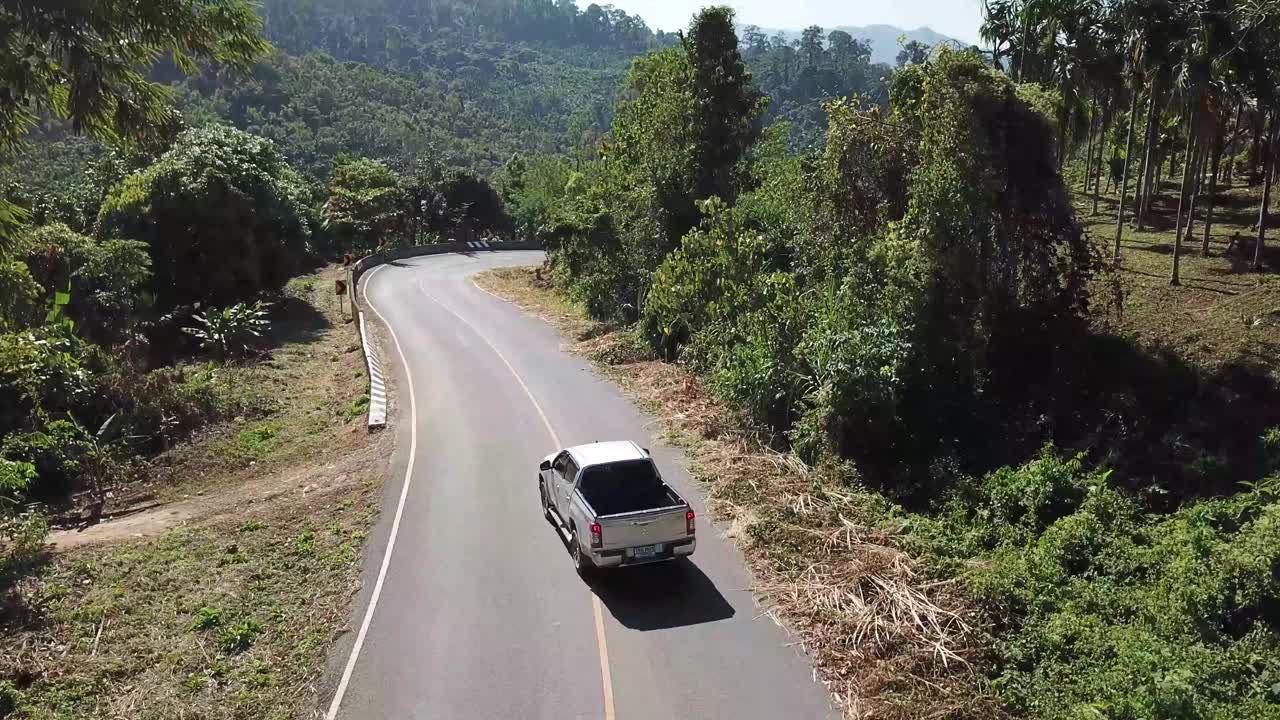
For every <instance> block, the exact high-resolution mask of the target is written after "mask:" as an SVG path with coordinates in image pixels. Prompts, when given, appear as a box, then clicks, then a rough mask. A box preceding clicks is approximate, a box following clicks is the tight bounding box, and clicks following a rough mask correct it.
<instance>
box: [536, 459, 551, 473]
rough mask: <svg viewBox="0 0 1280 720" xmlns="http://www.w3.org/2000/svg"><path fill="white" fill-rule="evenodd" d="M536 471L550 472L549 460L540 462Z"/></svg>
mask: <svg viewBox="0 0 1280 720" xmlns="http://www.w3.org/2000/svg"><path fill="white" fill-rule="evenodd" d="M538 469H539V470H541V471H542V472H546V471H548V470H550V469H551V461H550V460H543V461H542V462H540V463H538Z"/></svg>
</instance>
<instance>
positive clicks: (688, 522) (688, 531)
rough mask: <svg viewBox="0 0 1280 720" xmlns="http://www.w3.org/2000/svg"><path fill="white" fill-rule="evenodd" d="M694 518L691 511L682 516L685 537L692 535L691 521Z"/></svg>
mask: <svg viewBox="0 0 1280 720" xmlns="http://www.w3.org/2000/svg"><path fill="white" fill-rule="evenodd" d="M694 517H696V516H695V515H694V514H693V511H692V510H690V511H689V512H687V513H685V514H684V529H685V533H686V534H687V535H692V534H693V519H694Z"/></svg>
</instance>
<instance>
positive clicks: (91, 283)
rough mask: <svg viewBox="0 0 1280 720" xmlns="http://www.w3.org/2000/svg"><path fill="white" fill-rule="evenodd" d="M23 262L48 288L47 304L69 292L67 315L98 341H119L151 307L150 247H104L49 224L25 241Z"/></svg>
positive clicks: (121, 243)
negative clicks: (148, 302) (140, 312)
mask: <svg viewBox="0 0 1280 720" xmlns="http://www.w3.org/2000/svg"><path fill="white" fill-rule="evenodd" d="M21 245H22V248H23V250H22V253H21V255H22V257H23V259H24V260H25V261H26V264H27V267H29V268H30V269H31V272H32V275H33V277H34V279H35V281H36V282H37V283H38V284H39V285H40V287H41V289H42V291H43V292H42V293H41V295H42V297H43V298H44V304H46V305H47V304H48V303H49V302H50V301H51V300H52V299H53V297H54V295H55V294H56V293H60V292H66V293H67V294H68V295H67V297H66V305H65V308H64V309H63V312H65V314H66V315H67V316H68V317H70V318H72V319H73V320H75V321H76V325H77V327H78V328H79V329H80V332H81V333H82V334H84V335H85V336H86V337H87V338H89V339H91V340H93V341H96V342H103V343H109V342H115V341H118V340H121V339H122V338H123V337H124V332H123V331H124V329H125V328H126V326H127V325H128V324H129V323H130V322H131V320H132V318H133V315H134V313H135V311H136V310H138V309H140V308H141V307H143V306H144V305H145V302H146V298H145V297H144V292H143V291H144V290H145V288H146V287H147V283H148V282H149V281H150V279H151V257H150V256H149V255H148V252H147V245H146V243H142V242H139V241H136V240H120V239H108V240H104V241H102V242H101V243H98V242H95V241H94V240H92V239H91V238H88V237H86V236H84V235H81V234H79V233H77V232H75V231H74V230H72V229H71V228H69V227H67V226H66V225H61V224H55V225H44V226H41V227H38V228H35V229H34V230H32V231H31V232H30V233H28V235H27V236H26V237H25V238H23V240H22V243H21Z"/></svg>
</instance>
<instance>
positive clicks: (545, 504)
mask: <svg viewBox="0 0 1280 720" xmlns="http://www.w3.org/2000/svg"><path fill="white" fill-rule="evenodd" d="M538 496H539V497H540V498H541V499H542V517H544V518H546V519H547V522H549V523H551V524H553V525H554V524H555V522H556V519H555V518H554V517H552V516H551V503H550V502H549V501H548V500H547V483H546V482H545V481H544V480H543V479H542V478H541V477H539V478H538Z"/></svg>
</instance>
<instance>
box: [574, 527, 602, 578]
mask: <svg viewBox="0 0 1280 720" xmlns="http://www.w3.org/2000/svg"><path fill="white" fill-rule="evenodd" d="M572 550H573V569H574V570H577V571H578V574H579V575H581V576H583V577H586V576H588V575H590V574H591V571H593V570H595V569H596V566H595V564H593V563H592V562H591V559H590V558H589V557H587V554H586V553H584V552H582V544H581V543H579V542H578V538H577V536H576V535H575V536H574V539H573V548H572Z"/></svg>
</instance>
